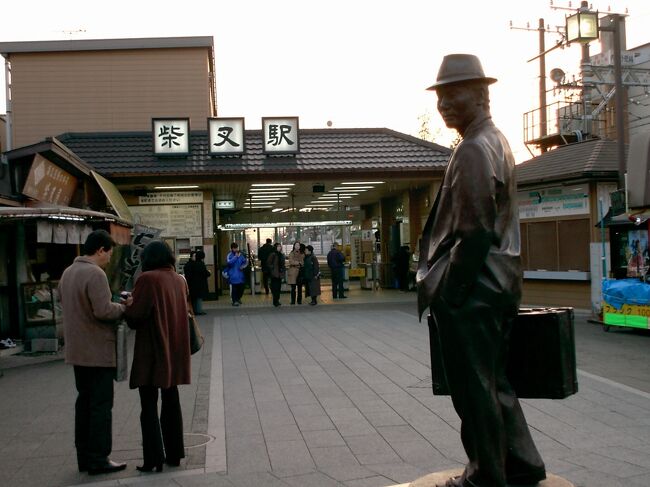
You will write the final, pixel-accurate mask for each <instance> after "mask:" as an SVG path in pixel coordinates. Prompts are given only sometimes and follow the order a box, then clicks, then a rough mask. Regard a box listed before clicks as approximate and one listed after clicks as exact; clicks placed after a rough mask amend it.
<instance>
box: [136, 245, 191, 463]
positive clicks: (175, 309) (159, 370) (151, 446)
mask: <svg viewBox="0 0 650 487" xmlns="http://www.w3.org/2000/svg"><path fill="white" fill-rule="evenodd" d="M141 256H142V271H143V272H142V274H140V276H139V277H138V280H137V281H136V283H135V287H134V289H133V304H131V306H127V308H126V312H125V317H126V321H127V323H128V325H129V327H130V328H134V329H135V330H136V334H135V349H134V352H133V367H132V368H131V378H130V381H129V386H130V387H131V389H135V388H136V387H137V388H138V391H139V393H140V404H141V406H142V412H141V413H140V426H141V428H142V450H143V457H144V465H142V466H141V467H137V468H138V470H140V471H141V472H151V471H152V470H153V469H154V468H155V469H156V471H157V472H161V471H162V469H163V465H162V464H163V462H165V463H167V465H170V466H178V465H179V464H180V461H181V458H184V457H185V450H184V444H183V417H182V414H181V406H180V402H179V399H178V388H177V386H178V385H181V384H189V383H190V337H189V328H188V322H187V316H188V315H187V313H188V306H187V300H188V291H187V284H186V283H185V280H184V279H183V278H182V277H181V276H180V275H178V274H177V273H176V270H175V268H174V264H175V261H176V259H175V258H174V255H173V254H172V251H171V249H170V248H169V247H168V246H167V244H166V243H164V242H161V241H154V242H151V243H150V244H148V245H147V246H146V247H145V248H144V250H143V251H142V254H141ZM158 390H160V394H161V399H162V407H161V412H160V418H159V417H158Z"/></svg>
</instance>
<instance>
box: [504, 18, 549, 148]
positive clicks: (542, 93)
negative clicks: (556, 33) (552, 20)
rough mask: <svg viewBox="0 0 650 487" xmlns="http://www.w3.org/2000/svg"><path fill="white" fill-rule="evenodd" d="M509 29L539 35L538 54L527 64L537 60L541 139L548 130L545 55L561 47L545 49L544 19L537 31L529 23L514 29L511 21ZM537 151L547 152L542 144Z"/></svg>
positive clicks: (545, 31) (539, 22)
mask: <svg viewBox="0 0 650 487" xmlns="http://www.w3.org/2000/svg"><path fill="white" fill-rule="evenodd" d="M510 29H511V30H526V31H534V30H536V31H537V32H538V34H539V51H538V54H537V56H535V57H533V58H531V59H529V60H528V62H529V63H530V62H532V61H534V60H536V59H539V126H540V131H539V138H540V139H542V138H543V137H544V136H546V135H547V130H548V113H547V109H546V54H547V53H549V52H550V51H553V50H554V49H557V48H558V47H561V43H560V42H558V43H557V44H555V45H554V46H553V47H551V48H550V49H548V50H547V49H546V39H545V34H546V33H547V32H551V31H550V29H549V27H548V26H546V27H545V26H544V19H542V18H540V19H539V21H538V27H537V29H532V28H531V27H530V24H529V23H528V24H527V25H526V27H514V26H513V25H512V21H510ZM539 149H540V151H541V152H546V151H547V150H548V149H547V148H546V147H545V146H544V145H543V144H540V146H539Z"/></svg>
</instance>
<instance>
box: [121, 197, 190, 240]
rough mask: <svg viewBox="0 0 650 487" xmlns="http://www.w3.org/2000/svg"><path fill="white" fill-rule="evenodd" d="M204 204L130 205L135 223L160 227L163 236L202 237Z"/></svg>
mask: <svg viewBox="0 0 650 487" xmlns="http://www.w3.org/2000/svg"><path fill="white" fill-rule="evenodd" d="M202 208H203V205H202V204H200V205H199V204H197V205H150V206H130V207H129V209H130V210H131V213H132V214H133V218H134V220H135V223H140V224H142V225H146V226H148V227H154V228H160V229H161V230H162V232H161V234H160V235H161V236H163V237H184V238H189V237H193V236H196V237H201V236H202V235H203V229H202V228H201V224H202V221H203V220H202V215H201V209H202Z"/></svg>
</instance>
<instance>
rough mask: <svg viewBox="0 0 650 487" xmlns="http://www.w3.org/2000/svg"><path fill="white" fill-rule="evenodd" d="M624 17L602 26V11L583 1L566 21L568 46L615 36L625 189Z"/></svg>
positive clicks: (618, 123)
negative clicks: (622, 37)
mask: <svg viewBox="0 0 650 487" xmlns="http://www.w3.org/2000/svg"><path fill="white" fill-rule="evenodd" d="M622 17H623V16H622V15H619V14H610V15H609V16H608V18H609V24H608V25H602V26H599V22H598V12H593V11H591V10H589V6H588V4H587V2H586V1H584V0H583V1H582V2H581V5H580V8H579V9H578V11H577V12H576V13H575V14H573V15H569V16H568V17H567V18H566V26H565V27H566V30H565V33H566V41H567V44H571V43H572V42H579V43H581V44H588V43H589V42H591V41H594V40H597V39H598V36H599V34H600V32H601V31H604V32H611V33H612V35H613V38H614V39H613V40H614V42H613V46H612V50H613V51H614V53H613V54H614V56H613V57H614V96H615V98H614V100H615V103H616V139H617V144H616V145H617V150H616V152H617V158H618V172H619V174H618V187H619V189H622V188H624V187H625V173H626V167H625V113H624V112H623V110H625V96H624V93H623V73H622V67H621V27H620V22H621V19H622Z"/></svg>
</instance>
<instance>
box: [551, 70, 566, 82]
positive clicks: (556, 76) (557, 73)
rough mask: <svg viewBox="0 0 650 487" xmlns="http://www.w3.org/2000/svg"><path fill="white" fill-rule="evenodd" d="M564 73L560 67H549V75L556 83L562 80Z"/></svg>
mask: <svg viewBox="0 0 650 487" xmlns="http://www.w3.org/2000/svg"><path fill="white" fill-rule="evenodd" d="M564 76H565V73H564V71H562V70H561V69H560V68H553V69H551V74H550V77H551V79H552V80H553V81H555V82H556V83H557V84H560V83H561V82H562V81H563V80H564Z"/></svg>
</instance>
